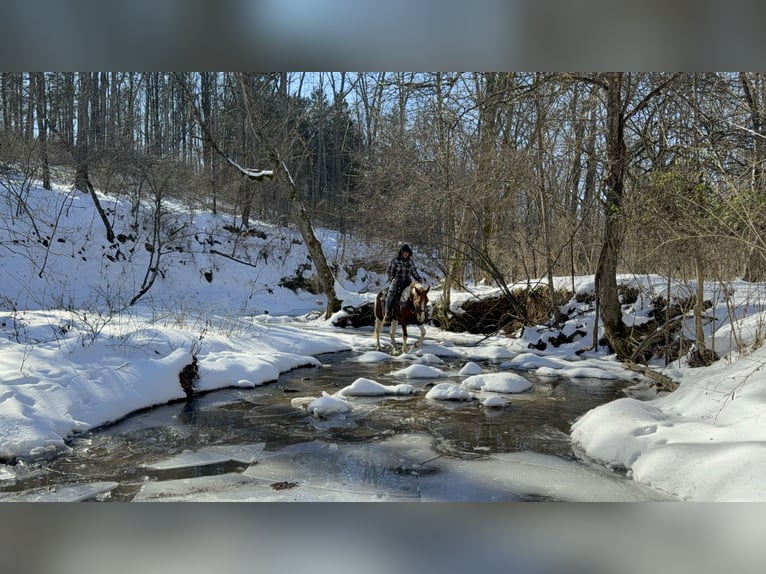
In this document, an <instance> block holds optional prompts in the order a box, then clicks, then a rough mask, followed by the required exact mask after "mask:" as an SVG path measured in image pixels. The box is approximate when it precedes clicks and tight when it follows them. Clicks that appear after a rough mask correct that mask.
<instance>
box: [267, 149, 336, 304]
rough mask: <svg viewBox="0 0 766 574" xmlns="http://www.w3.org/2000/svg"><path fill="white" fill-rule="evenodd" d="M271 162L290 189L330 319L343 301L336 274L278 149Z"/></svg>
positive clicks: (279, 177) (282, 182) (274, 150)
mask: <svg viewBox="0 0 766 574" xmlns="http://www.w3.org/2000/svg"><path fill="white" fill-rule="evenodd" d="M271 162H272V164H273V165H274V172H275V174H276V177H277V180H278V181H279V180H282V181H279V184H280V186H285V188H286V189H287V190H288V192H287V196H288V199H289V201H290V205H291V206H292V207H293V208H294V209H295V211H296V223H297V224H298V229H299V230H300V232H301V235H302V236H303V241H304V243H305V244H306V249H308V252H309V256H310V257H311V261H312V262H313V263H314V267H315V268H316V270H317V277H318V278H319V284H320V286H321V289H322V292H323V293H324V294H325V296H326V297H327V309H326V310H325V319H329V318H330V316H331V315H332V314H333V313H336V312H338V311H340V308H341V305H342V303H343V302H342V301H341V300H340V299H338V296H337V295H336V293H335V276H334V275H333V273H332V269H330V266H329V265H328V264H327V259H325V256H324V251H323V250H322V244H321V243H320V242H319V240H318V239H317V238H316V235H315V234H314V227H313V225H312V224H311V218H310V217H309V214H308V213H307V212H306V208H305V207H304V205H303V202H302V201H301V200H300V197H299V196H298V188H297V187H295V182H294V181H293V178H292V176H291V175H290V171H289V170H288V169H287V165H285V162H284V161H282V159H281V158H280V157H279V152H278V151H277V150H276V149H272V150H271Z"/></svg>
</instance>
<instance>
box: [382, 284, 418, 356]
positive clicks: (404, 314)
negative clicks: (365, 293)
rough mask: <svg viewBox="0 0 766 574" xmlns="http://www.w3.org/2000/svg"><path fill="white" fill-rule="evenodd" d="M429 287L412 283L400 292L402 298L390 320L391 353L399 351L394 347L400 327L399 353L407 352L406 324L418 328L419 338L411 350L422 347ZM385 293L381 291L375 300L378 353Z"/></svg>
mask: <svg viewBox="0 0 766 574" xmlns="http://www.w3.org/2000/svg"><path fill="white" fill-rule="evenodd" d="M430 289H431V288H430V287H426V286H424V285H423V284H422V283H419V282H417V281H413V282H412V283H410V284H409V285H408V286H407V287H405V288H404V291H402V296H401V298H400V300H399V301H398V305H397V306H396V307H394V310H393V317H392V318H391V332H390V336H391V352H392V354H398V353H399V352H400V349H398V348H397V346H396V326H397V324H401V325H402V347H401V352H402V353H406V352H408V351H409V349H408V348H407V324H408V323H411V324H415V325H417V326H418V327H420V338H419V339H418V341H417V342H416V343H415V346H414V347H413V349H419V348H421V347H422V346H423V339H424V338H425V336H426V328H425V327H424V323H427V322H428V291H429V290H430ZM386 293H387V291H386V290H384V291H381V292H380V293H378V296H377V298H376V299H375V343H376V348H377V349H378V351H380V350H381V346H380V332H381V331H382V330H383V315H384V314H385V306H386Z"/></svg>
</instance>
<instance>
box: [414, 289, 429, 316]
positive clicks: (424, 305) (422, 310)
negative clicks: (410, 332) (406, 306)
mask: <svg viewBox="0 0 766 574" xmlns="http://www.w3.org/2000/svg"><path fill="white" fill-rule="evenodd" d="M415 300H417V301H418V303H419V304H418V305H415ZM410 304H411V305H412V308H413V309H414V311H415V318H416V319H417V322H418V323H427V322H428V297H427V296H426V295H425V293H423V294H422V295H421V294H420V291H419V290H417V289H413V297H412V300H411V301H410Z"/></svg>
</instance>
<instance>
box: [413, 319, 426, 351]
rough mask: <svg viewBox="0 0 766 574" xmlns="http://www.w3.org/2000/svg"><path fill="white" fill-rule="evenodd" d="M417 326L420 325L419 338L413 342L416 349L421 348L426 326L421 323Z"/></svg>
mask: <svg viewBox="0 0 766 574" xmlns="http://www.w3.org/2000/svg"><path fill="white" fill-rule="evenodd" d="M418 327H420V338H419V339H418V342H417V343H415V348H416V349H422V348H423V340H424V339H425V338H426V328H425V326H424V325H422V324H419V325H418Z"/></svg>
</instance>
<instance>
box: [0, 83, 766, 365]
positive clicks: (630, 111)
mask: <svg viewBox="0 0 766 574" xmlns="http://www.w3.org/2000/svg"><path fill="white" fill-rule="evenodd" d="M765 161H766V74H763V73H755V72H753V73H750V72H738V73H735V72H732V73H713V72H710V73H633V72H608V73H607V72H594V73H591V72H570V73H549V72H364V73H361V72H275V73H251V72H247V73H244V72H183V73H181V72H21V73H14V72H6V73H2V74H0V180H1V181H2V183H3V184H4V185H5V187H6V188H7V189H8V190H9V191H8V192H9V193H11V194H14V195H15V198H14V199H15V200H16V201H17V202H18V206H19V207H18V209H19V214H22V213H23V211H24V209H25V207H24V203H23V195H24V189H25V185H28V182H29V181H31V180H32V179H36V180H41V181H42V182H43V185H44V186H47V187H49V186H50V182H51V179H52V178H55V179H56V180H57V181H60V180H66V181H69V182H71V185H73V186H74V187H75V188H76V189H78V190H80V191H82V192H83V193H84V194H89V195H90V196H91V197H92V199H93V201H94V202H95V204H96V207H97V209H99V213H100V214H101V220H102V223H103V226H104V234H105V237H106V238H107V240H108V241H110V242H115V241H116V238H115V231H114V230H113V229H112V226H111V222H110V214H109V213H108V211H107V210H104V209H101V208H100V206H99V198H98V194H97V193H96V190H99V191H102V192H104V193H107V194H110V195H114V196H117V197H126V198H130V200H131V201H133V202H136V203H137V202H140V201H154V202H157V204H158V205H159V204H160V202H163V201H165V202H167V201H170V200H173V201H179V202H182V203H183V204H184V205H187V206H192V207H194V208H196V209H200V210H202V209H204V210H211V211H213V212H216V213H219V212H220V213H226V214H230V216H231V219H232V225H233V226H234V227H236V228H238V229H239V230H241V231H246V230H247V229H248V226H249V225H250V223H251V222H252V221H254V220H262V221H267V222H273V223H275V224H283V225H287V224H290V225H296V226H297V227H298V228H299V229H300V231H301V233H302V234H303V238H304V240H305V241H306V244H307V247H308V249H309V252H310V254H311V259H312V262H313V264H314V266H315V267H316V273H317V276H318V282H319V284H320V286H321V290H322V291H323V293H324V294H325V295H327V298H328V313H329V312H331V311H333V310H337V308H338V305H339V302H338V301H337V298H336V296H335V293H334V288H333V281H332V269H331V268H330V267H329V266H328V264H327V262H326V260H325V258H324V254H323V253H322V248H321V245H319V243H318V242H317V241H316V238H315V237H314V234H313V229H314V226H324V227H329V228H332V229H337V230H339V231H340V232H342V233H343V234H347V235H348V236H349V237H363V238H364V239H365V240H368V241H380V242H381V243H382V244H386V245H387V247H386V248H387V249H389V250H390V249H393V246H394V244H392V243H391V242H392V237H393V238H400V237H406V238H407V239H408V241H409V242H411V243H413V244H415V245H416V246H417V248H418V251H419V257H427V258H429V259H430V260H432V263H433V264H434V265H435V266H436V267H437V268H438V269H439V271H440V273H441V274H442V276H443V278H444V281H443V283H442V285H441V288H442V294H441V295H442V297H443V298H444V299H445V300H446V304H447V305H448V302H449V292H450V289H452V288H461V287H463V286H464V285H465V284H466V283H467V282H478V281H486V282H491V283H494V284H496V285H498V286H499V287H501V289H503V288H506V291H507V293H506V294H507V296H508V297H509V298H510V297H511V296H512V295H513V294H512V293H511V292H510V291H508V290H507V285H509V284H510V283H512V282H518V281H524V280H527V279H533V278H548V281H549V282H548V285H549V286H550V288H549V290H548V294H547V297H549V298H550V304H551V309H552V310H553V314H554V316H553V317H552V320H553V321H557V320H560V317H558V316H557V315H558V313H559V311H558V306H557V303H561V302H562V301H557V297H560V296H561V295H560V294H557V293H556V292H555V291H554V290H553V288H552V285H553V277H554V276H572V277H574V276H576V275H590V274H592V275H595V278H596V295H595V297H596V304H597V309H598V312H599V314H600V319H601V321H602V322H603V325H604V333H605V337H606V339H607V341H608V343H609V345H611V347H612V348H613V349H614V350H615V352H616V353H617V354H618V356H620V357H621V358H631V359H634V360H635V359H636V357H637V353H638V352H639V351H640V350H641V348H642V346H644V345H645V344H646V340H647V337H648V335H647V334H646V333H644V334H643V335H642V337H637V336H636V335H635V333H631V332H628V330H627V327H626V326H625V325H624V324H623V323H622V321H621V311H620V302H621V297H623V295H624V294H622V293H620V287H619V285H618V283H617V280H616V277H617V275H618V274H621V273H628V274H645V273H657V274H660V275H662V276H664V277H672V278H674V279H677V280H688V281H689V282H690V284H694V285H697V286H699V289H700V291H699V292H698V296H697V297H696V298H693V300H691V301H690V302H689V304H690V305H691V306H693V308H694V313H695V317H696V318H698V319H699V323H698V335H699V339H698V352H699V354H700V358H701V359H702V360H703V361H704V360H705V359H706V357H705V349H704V337H703V336H702V333H701V331H702V327H701V319H700V317H701V314H702V312H703V310H704V305H705V302H704V301H703V300H702V296H701V289H702V284H703V282H704V281H720V282H721V283H722V284H725V282H726V281H728V280H730V279H732V278H735V277H740V278H744V279H746V280H748V281H763V280H764V279H766V258H765V257H764V256H765V254H766V251H765V250H766V242H765V241H764V227H765V226H766V223H764V222H765V221H766V218H765V217H764V210H765V208H766V202H764V194H766V164H765ZM157 213H158V220H157V225H158V227H159V225H160V220H159V217H160V215H159V214H160V210H159V209H158V210H157ZM27 215H28V216H29V217H31V218H32V219H33V214H30V213H27ZM349 257H350V258H353V254H350V255H349ZM573 283H574V281H573ZM150 286H151V283H148V286H147V288H148V287H150ZM667 307H668V308H669V307H670V306H669V305H668V306H667ZM666 319H667V320H669V319H670V313H669V310H668V314H667V316H666Z"/></svg>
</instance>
